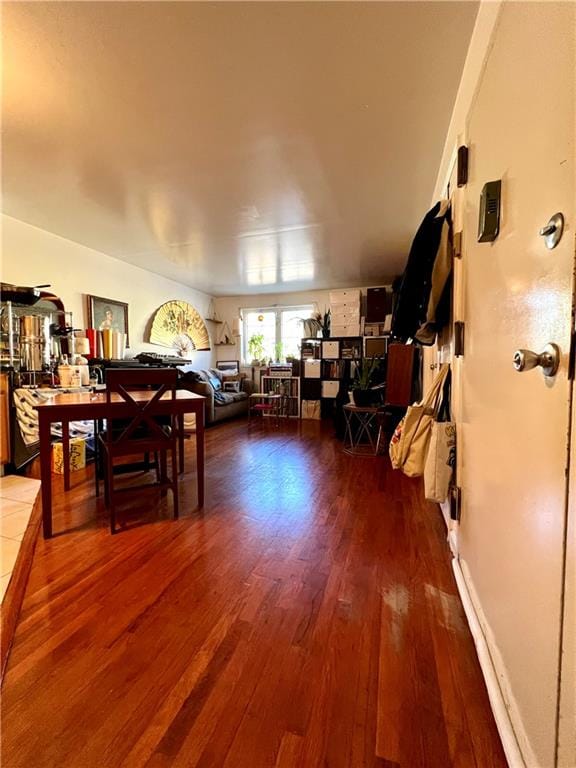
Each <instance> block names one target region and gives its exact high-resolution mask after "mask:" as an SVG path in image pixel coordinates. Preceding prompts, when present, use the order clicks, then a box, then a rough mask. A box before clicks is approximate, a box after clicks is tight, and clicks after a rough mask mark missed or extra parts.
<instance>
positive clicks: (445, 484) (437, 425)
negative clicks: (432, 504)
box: [424, 375, 456, 503]
mask: <svg viewBox="0 0 576 768" xmlns="http://www.w3.org/2000/svg"><path fill="white" fill-rule="evenodd" d="M455 462H456V424H455V423H454V422H453V421H451V420H450V376H449V375H448V376H447V378H446V384H445V387H444V394H443V399H442V405H441V407H440V411H439V413H438V420H437V421H435V422H434V423H433V424H432V433H431V435H430V446H429V448H428V456H427V457H426V464H425V466H424V495H425V496H426V498H427V499H429V501H437V502H439V503H441V502H443V501H446V499H447V498H448V491H449V490H450V481H451V480H452V473H453V472H454V464H455Z"/></svg>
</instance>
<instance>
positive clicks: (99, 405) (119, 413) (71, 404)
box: [35, 389, 206, 539]
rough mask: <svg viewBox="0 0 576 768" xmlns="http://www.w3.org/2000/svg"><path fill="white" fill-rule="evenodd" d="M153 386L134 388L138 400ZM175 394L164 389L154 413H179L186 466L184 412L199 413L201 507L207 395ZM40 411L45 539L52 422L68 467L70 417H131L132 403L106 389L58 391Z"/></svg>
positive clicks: (48, 524) (200, 500)
mask: <svg viewBox="0 0 576 768" xmlns="http://www.w3.org/2000/svg"><path fill="white" fill-rule="evenodd" d="M154 394H155V393H154V392H153V391H152V390H140V391H136V392H131V393H130V396H131V397H132V398H133V399H134V400H136V401H138V402H146V401H147V400H150V399H151V398H152V397H153V396H154ZM175 394H176V396H175V397H174V398H173V397H172V395H171V393H169V392H167V393H165V394H164V395H163V396H162V397H161V398H159V399H158V401H157V403H156V404H155V406H154V415H155V416H176V418H177V423H178V431H179V435H180V461H179V463H180V468H181V469H182V467H183V459H184V456H183V447H182V446H183V442H182V441H183V435H184V415H185V414H187V413H193V414H195V416H196V474H197V484H198V507H199V508H201V507H203V506H204V408H205V400H206V398H205V397H203V396H202V395H197V394H195V393H194V392H189V391H188V390H183V389H182V390H181V389H179V390H177V391H176V393H175ZM35 408H36V410H37V412H38V429H39V440H40V480H41V492H42V530H43V534H44V538H45V539H49V538H51V537H52V430H51V428H52V424H54V423H55V422H61V424H62V452H63V463H64V467H66V469H67V470H68V469H69V457H70V444H69V426H70V422H71V421H95V422H97V421H101V420H105V419H121V418H128V417H130V416H131V415H133V414H132V410H131V406H130V404H129V403H128V402H127V401H126V400H125V399H123V398H122V397H121V396H120V395H117V394H113V395H111V397H110V398H109V399H108V398H107V395H106V392H101V391H100V392H68V393H62V394H57V395H55V396H54V397H53V398H49V399H48V400H46V401H45V402H42V403H38V404H37V405H36V406H35ZM64 487H65V489H66V490H67V489H68V487H69V472H66V474H65V482H64Z"/></svg>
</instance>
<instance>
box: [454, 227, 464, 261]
mask: <svg viewBox="0 0 576 768" xmlns="http://www.w3.org/2000/svg"><path fill="white" fill-rule="evenodd" d="M452 253H453V254H454V258H455V259H461V258H462V232H454V235H453V237H452Z"/></svg>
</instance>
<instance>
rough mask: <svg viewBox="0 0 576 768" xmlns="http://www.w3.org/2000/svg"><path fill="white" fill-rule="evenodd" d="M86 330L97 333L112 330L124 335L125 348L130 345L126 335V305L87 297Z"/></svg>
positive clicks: (97, 297) (96, 297) (112, 300)
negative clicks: (90, 329) (92, 329)
mask: <svg viewBox="0 0 576 768" xmlns="http://www.w3.org/2000/svg"><path fill="white" fill-rule="evenodd" d="M86 298H87V300H88V328H95V329H96V330H97V331H105V330H114V331H120V333H125V334H126V346H127V347H128V346H129V345H130V337H129V335H128V304H126V303H124V302H123V301H116V300H115V299H104V298H102V296H91V295H90V294H88V295H87V297H86Z"/></svg>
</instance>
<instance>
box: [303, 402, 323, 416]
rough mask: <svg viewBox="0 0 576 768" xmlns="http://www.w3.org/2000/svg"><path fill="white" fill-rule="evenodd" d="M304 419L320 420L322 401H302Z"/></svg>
mask: <svg viewBox="0 0 576 768" xmlns="http://www.w3.org/2000/svg"><path fill="white" fill-rule="evenodd" d="M302 418H303V419H319V418H320V400H302Z"/></svg>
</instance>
